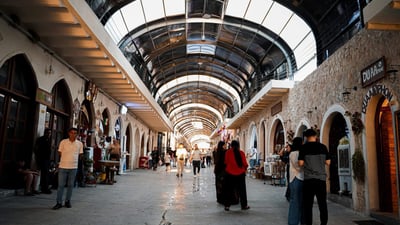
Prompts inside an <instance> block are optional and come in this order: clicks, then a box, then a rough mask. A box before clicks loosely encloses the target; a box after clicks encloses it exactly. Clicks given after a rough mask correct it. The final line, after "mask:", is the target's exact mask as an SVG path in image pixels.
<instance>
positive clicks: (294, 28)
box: [105, 0, 316, 79]
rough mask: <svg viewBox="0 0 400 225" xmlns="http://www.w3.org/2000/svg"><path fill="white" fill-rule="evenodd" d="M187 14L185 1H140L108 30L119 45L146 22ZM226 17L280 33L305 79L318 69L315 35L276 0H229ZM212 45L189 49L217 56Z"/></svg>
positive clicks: (128, 7)
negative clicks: (242, 20)
mask: <svg viewBox="0 0 400 225" xmlns="http://www.w3.org/2000/svg"><path fill="white" fill-rule="evenodd" d="M184 14H185V0H146V1H144V0H136V1H133V2H132V3H130V4H128V5H126V6H125V7H123V8H122V9H121V10H119V11H118V12H116V13H115V14H114V15H113V16H112V17H111V18H110V20H109V21H108V22H107V24H106V25H105V28H106V30H107V32H108V33H109V34H110V36H111V37H112V39H113V40H114V42H115V43H119V41H120V40H121V39H122V38H123V37H124V36H125V35H126V34H127V33H128V32H129V31H131V30H133V29H135V28H137V27H138V26H140V25H142V24H145V23H146V22H151V21H154V20H157V19H161V18H164V17H165V16H172V15H184ZM226 15H229V16H233V17H239V18H244V19H246V20H249V21H252V22H255V23H258V24H262V25H263V26H264V27H266V28H267V29H270V30H271V31H273V32H275V33H276V34H278V35H279V36H280V37H281V38H282V39H283V40H285V41H286V43H287V44H288V45H289V46H290V48H292V50H293V52H294V55H295V58H296V64H297V68H298V71H297V73H298V74H302V76H304V75H305V74H306V73H307V74H308V73H310V72H312V70H314V69H315V68H316V59H315V56H316V43H315V38H314V35H313V33H312V32H311V29H310V27H309V26H308V25H307V24H306V23H305V22H304V21H303V20H302V19H301V18H300V17H299V16H297V15H296V14H294V13H293V12H292V11H291V10H289V9H288V8H286V7H284V6H282V5H280V4H279V3H277V2H274V1H272V0H251V1H250V0H229V2H228V5H227V8H226ZM210 46H212V45H205V46H204V47H199V46H194V47H193V46H189V45H188V46H187V49H188V53H189V54H190V53H196V52H202V53H203V54H213V49H212V48H211V47H210ZM214 48H215V47H214ZM302 70H305V71H302ZM295 79H296V74H295Z"/></svg>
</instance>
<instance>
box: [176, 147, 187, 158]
mask: <svg viewBox="0 0 400 225" xmlns="http://www.w3.org/2000/svg"><path fill="white" fill-rule="evenodd" d="M186 155H187V151H186V149H184V148H178V150H176V157H177V158H178V160H179V158H183V159H185V158H186Z"/></svg>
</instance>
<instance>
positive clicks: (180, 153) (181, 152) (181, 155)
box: [176, 144, 187, 177]
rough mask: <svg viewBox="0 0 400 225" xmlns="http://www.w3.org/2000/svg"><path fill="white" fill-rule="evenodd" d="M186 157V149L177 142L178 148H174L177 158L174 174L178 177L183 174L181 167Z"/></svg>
mask: <svg viewBox="0 0 400 225" xmlns="http://www.w3.org/2000/svg"><path fill="white" fill-rule="evenodd" d="M186 157H187V151H186V149H185V148H184V147H183V144H179V147H178V149H177V150H176V158H177V166H178V172H177V173H176V176H177V177H179V176H181V177H182V175H183V168H184V166H185V159H186Z"/></svg>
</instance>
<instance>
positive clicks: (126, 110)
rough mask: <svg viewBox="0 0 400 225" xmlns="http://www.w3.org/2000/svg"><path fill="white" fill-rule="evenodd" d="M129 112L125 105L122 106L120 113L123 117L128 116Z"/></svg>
mask: <svg viewBox="0 0 400 225" xmlns="http://www.w3.org/2000/svg"><path fill="white" fill-rule="evenodd" d="M127 112H128V108H127V107H126V106H125V105H121V108H120V113H121V114H122V115H126V113H127Z"/></svg>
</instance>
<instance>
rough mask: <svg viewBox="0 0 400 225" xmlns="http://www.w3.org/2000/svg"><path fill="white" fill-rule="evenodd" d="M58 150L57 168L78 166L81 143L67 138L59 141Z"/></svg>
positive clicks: (81, 150) (81, 149)
mask: <svg viewBox="0 0 400 225" xmlns="http://www.w3.org/2000/svg"><path fill="white" fill-rule="evenodd" d="M58 152H60V153H61V158H60V165H59V168H62V169H76V168H78V161H79V154H82V153H83V144H82V142H80V141H78V140H75V141H74V142H71V141H70V140H69V139H68V138H67V139H64V140H62V141H61V142H60V146H59V147H58Z"/></svg>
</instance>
